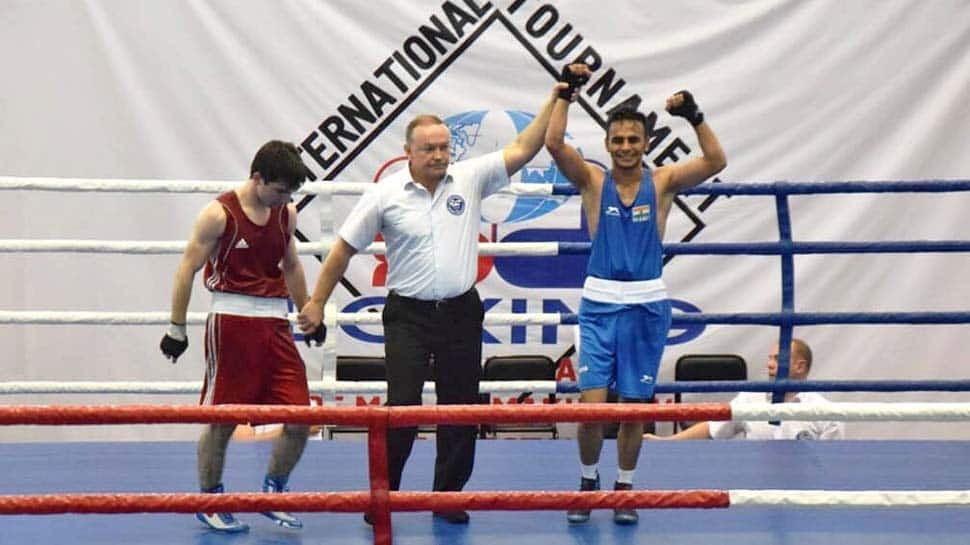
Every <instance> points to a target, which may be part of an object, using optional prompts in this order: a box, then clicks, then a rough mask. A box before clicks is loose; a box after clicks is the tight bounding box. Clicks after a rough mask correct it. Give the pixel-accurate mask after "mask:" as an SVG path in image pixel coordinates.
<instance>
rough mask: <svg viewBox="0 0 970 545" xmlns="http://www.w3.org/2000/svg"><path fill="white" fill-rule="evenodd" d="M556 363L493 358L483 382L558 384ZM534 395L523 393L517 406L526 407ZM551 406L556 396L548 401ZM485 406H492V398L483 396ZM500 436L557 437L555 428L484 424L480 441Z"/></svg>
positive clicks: (487, 363) (542, 358)
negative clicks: (536, 434)
mask: <svg viewBox="0 0 970 545" xmlns="http://www.w3.org/2000/svg"><path fill="white" fill-rule="evenodd" d="M555 379H556V362H554V361H552V360H551V359H550V358H548V357H547V356H526V355H520V356H492V357H490V358H488V359H487V360H485V367H484V369H483V370H482V380H490V381H491V380H494V381H500V380H555ZM531 396H532V392H522V393H520V394H519V395H518V397H516V403H524V402H525V401H526V400H527V399H529V398H530V397H531ZM547 399H548V401H549V403H555V402H556V394H555V393H551V394H549V395H548V397H547ZM482 403H485V404H488V403H491V396H490V395H489V394H482ZM499 433H549V434H550V435H551V437H552V438H553V439H556V438H557V437H558V435H559V434H558V432H557V430H556V424H555V423H554V422H553V423H549V424H497V425H496V424H482V426H481V427H480V433H479V436H480V437H481V438H483V439H484V438H486V437H497V436H498V434H499Z"/></svg>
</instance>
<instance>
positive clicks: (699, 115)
mask: <svg viewBox="0 0 970 545" xmlns="http://www.w3.org/2000/svg"><path fill="white" fill-rule="evenodd" d="M676 94H678V95H682V96H683V97H684V101H683V102H682V103H681V104H680V106H674V107H673V108H671V109H669V110H667V111H668V112H670V115H675V116H677V117H683V118H684V119H686V120H687V121H688V122H690V124H691V125H693V126H695V127H696V126H698V125H700V124H701V123H703V122H704V112H702V111H701V110H700V108H698V107H697V103H696V102H694V95H692V94H690V91H687V90H683V91H677V93H676Z"/></svg>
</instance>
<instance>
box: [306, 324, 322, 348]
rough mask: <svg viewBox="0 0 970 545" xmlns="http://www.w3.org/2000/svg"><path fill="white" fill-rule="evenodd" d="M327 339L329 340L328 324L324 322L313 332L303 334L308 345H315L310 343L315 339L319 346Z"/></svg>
mask: <svg viewBox="0 0 970 545" xmlns="http://www.w3.org/2000/svg"><path fill="white" fill-rule="evenodd" d="M325 340H327V326H325V325H323V324H320V325H318V326H317V328H316V329H314V330H313V333H304V334H303V341H304V342H305V343H306V345H307V346H313V345H312V344H310V341H313V342H314V343H316V345H317V346H320V345H322V344H323V341H325Z"/></svg>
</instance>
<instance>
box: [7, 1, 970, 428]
mask: <svg viewBox="0 0 970 545" xmlns="http://www.w3.org/2000/svg"><path fill="white" fill-rule="evenodd" d="M607 8H608V9H607ZM965 10H966V5H965V3H964V2H962V1H956V0H954V1H945V0H943V1H938V2H931V3H926V2H917V1H901V2H895V3H891V4H887V3H884V2H876V1H874V0H873V1H859V2H848V3H846V2H838V1H835V0H816V1H814V2H781V1H752V2H734V3H723V2H711V1H702V0H694V1H688V2H677V3H650V4H644V3H642V2H634V1H629V2H620V1H616V2H610V3H608V4H607V5H606V8H602V7H601V8H598V9H596V10H595V11H591V10H590V9H589V3H587V2H580V1H575V2H565V1H563V2H555V3H552V2H548V3H547V2H540V1H529V0H516V1H496V2H480V1H474V0H451V1H445V2H414V1H407V2H405V1H403V0H402V1H386V2H382V3H381V4H380V9H379V10H375V9H374V6H373V5H372V4H369V3H365V2H325V3H320V2H276V1H274V2H268V1H266V2H246V3H238V2H230V1H212V2H201V1H199V2H189V1H185V2H162V1H158V2H137V3H132V2H125V1H121V0H109V1H99V2H96V1H89V2H73V1H66V0H64V1H50V2H7V3H4V4H2V5H0V18H2V20H3V21H4V22H5V32H4V33H3V34H2V35H0V59H2V65H3V66H4V67H5V69H6V73H7V82H6V85H4V86H3V88H2V89H0V159H2V163H0V164H2V165H3V166H2V167H0V175H7V176H61V177H91V178H146V179H193V180H200V179H202V180H209V179H221V180H242V179H244V178H245V177H246V174H247V173H248V170H247V169H248V163H249V161H250V160H251V157H252V155H253V153H254V152H255V150H256V149H257V148H258V147H259V146H260V145H261V144H262V143H263V142H265V141H266V140H269V139H272V138H282V139H286V140H291V141H293V142H295V143H297V145H299V146H301V147H302V149H303V150H304V157H305V160H306V163H307V165H308V166H310V167H311V169H312V170H313V172H314V174H315V175H316V177H317V178H319V179H339V180H343V181H372V180H375V179H378V178H379V177H381V176H382V175H384V174H386V173H387V172H389V171H391V169H394V168H401V166H402V163H401V162H400V157H401V155H402V150H401V146H402V144H403V132H404V131H403V128H404V126H405V124H406V123H407V121H408V120H409V119H410V118H411V117H413V116H414V115H415V114H418V113H426V112H432V113H436V114H438V115H441V116H442V117H444V118H446V119H447V121H448V123H449V125H450V126H451V128H452V134H453V139H454V142H455V144H456V146H455V147H456V149H455V152H456V155H457V156H462V155H464V156H472V155H477V154H480V153H483V152H486V151H489V150H491V149H496V148H497V147H501V146H502V145H504V143H506V142H507V141H509V140H510V139H511V138H513V137H514V135H515V133H516V131H517V130H518V129H520V128H521V126H522V124H523V123H527V122H528V119H529V117H530V116H531V115H532V114H534V113H535V111H536V110H537V108H538V106H539V105H540V104H541V102H542V101H543V99H544V98H545V97H546V96H547V94H548V92H549V90H550V88H551V85H552V84H553V82H554V75H555V73H557V72H558V70H559V67H560V66H561V65H562V64H564V63H565V62H568V61H572V60H576V59H579V60H582V61H585V62H589V63H590V64H592V65H594V67H595V68H596V73H595V75H594V78H593V80H592V81H591V82H590V84H589V85H587V89H586V90H585V92H584V96H583V99H582V101H583V104H581V105H577V106H574V107H573V108H572V112H571V116H570V123H569V137H570V139H571V141H572V142H573V143H574V144H575V145H576V146H577V147H579V148H580V149H581V151H582V153H583V154H584V156H585V157H587V158H588V159H590V160H594V161H599V162H601V163H605V162H607V156H606V154H605V152H604V149H603V145H602V141H603V140H602V139H603V130H602V127H601V125H602V122H603V120H604V119H605V116H606V113H607V111H609V110H610V109H611V108H614V107H616V106H618V105H621V104H626V105H639V107H640V109H641V110H643V111H644V112H645V113H647V114H648V115H649V116H650V120H651V122H652V123H653V125H652V126H651V127H650V131H651V133H652V136H653V138H654V144H653V145H652V149H651V151H650V153H649V154H648V157H647V160H648V161H649V162H651V163H653V164H656V165H659V164H664V163H668V162H672V161H677V160H682V159H684V158H685V157H688V156H692V155H696V154H697V153H698V151H697V144H696V140H695V139H694V137H693V132H692V131H691V130H690V128H689V126H688V125H687V124H686V123H684V122H683V120H680V119H675V118H671V117H670V116H668V115H667V114H666V113H665V112H663V111H662V106H663V102H664V99H665V97H666V96H668V95H669V94H671V93H673V92H675V91H677V90H679V89H690V90H691V91H692V92H693V93H694V95H695V96H696V97H697V100H698V102H699V104H700V105H701V107H702V109H703V110H704V111H705V112H706V114H707V119H708V121H709V123H710V125H711V126H712V127H713V128H714V130H715V132H716V133H717V134H718V136H719V137H720V139H721V142H722V144H723V146H724V148H725V150H726V152H727V155H728V163H729V165H728V168H727V169H726V170H725V171H724V172H723V173H721V175H720V176H719V179H720V180H722V181H725V182H752V181H772V180H799V181H832V180H915V179H939V178H950V179H966V178H970V157H968V156H967V154H966V146H967V142H968V141H970V113H968V109H967V108H966V106H965V105H966V104H967V103H968V102H970V20H968V19H967V18H966V17H963V16H962V15H963V13H964V12H965ZM515 181H523V182H548V181H562V180H561V179H558V178H557V172H556V170H555V168H554V165H553V164H552V163H551V161H550V159H549V157H548V155H547V154H546V153H545V152H542V153H540V155H539V156H538V157H537V158H536V159H535V160H534V161H532V162H531V163H530V165H529V166H528V167H527V168H526V169H525V170H524V172H523V173H521V174H520V175H519V176H517V177H516V180H515ZM210 198H211V196H205V195H190V196H185V195H122V194H85V193H60V194H59V193H45V192H25V191H16V192H5V193H4V194H3V199H2V200H0V238H4V239H54V238H65V239H112V240H135V239H140V240H178V239H184V238H185V237H186V236H187V235H188V232H189V229H190V226H191V223H192V221H193V220H194V218H195V215H196V214H197V213H198V211H199V210H200V209H201V207H202V206H203V205H204V204H205V203H206V202H207V201H208V200H209V199H210ZM577 200H578V199H576V198H571V199H564V198H560V199H547V200H544V201H541V202H536V201H535V200H527V199H518V200H516V199H508V198H504V199H499V200H498V201H499V202H494V203H491V206H490V207H489V210H488V212H487V213H486V217H485V218H483V224H482V238H483V240H489V241H521V240H584V235H583V234H582V230H581V228H582V225H581V223H580V221H581V220H580V214H579V209H578V202H577ZM352 202H353V199H352V198H338V199H337V202H336V203H335V209H336V210H337V211H338V214H337V216H336V217H335V218H333V219H334V220H335V223H336V224H337V225H339V223H340V221H341V220H342V217H341V213H343V214H345V213H346V211H347V210H348V209H349V207H350V205H351V204H352ZM679 204H680V206H678V208H677V209H675V211H674V212H672V214H671V218H670V223H669V226H668V230H667V240H668V241H677V240H683V239H685V238H692V240H694V241H699V242H725V241H731V242H752V241H771V240H777V236H778V229H777V223H776V219H775V207H774V202H773V199H771V198H769V197H731V198H725V197H719V198H716V199H708V198H705V197H701V196H697V197H686V198H682V199H681V201H680V203H679ZM318 205H319V201H318V200H317V201H316V202H311V203H310V204H309V206H307V207H306V208H305V209H304V211H303V212H302V213H301V220H300V229H301V231H302V232H303V233H304V234H306V235H307V236H308V237H309V238H310V239H311V240H315V239H316V238H317V237H318V236H319V229H320V227H319V219H318V217H317V214H316V213H315V212H316V210H317V206H318ZM791 205H792V209H793V218H792V221H793V232H794V236H795V238H796V240H858V241H873V240H916V239H925V240H934V239H960V238H962V237H964V234H965V233H968V232H970V219H968V216H967V214H966V213H965V210H966V209H967V208H968V206H970V197H968V195H966V194H961V193H952V194H937V195H853V196H838V195H835V196H831V195H830V196H814V197H809V196H806V197H793V198H791ZM341 211H342V212H341ZM0 260H2V266H0V280H2V282H3V284H4V285H5V286H7V287H6V288H5V289H3V290H0V308H2V309H4V310H114V311H160V310H167V308H168V306H169V296H170V286H171V283H172V277H173V275H174V272H175V267H176V265H177V262H178V257H177V256H122V255H78V254H49V255H45V254H23V255H17V254H2V255H0ZM582 261H583V260H582V259H580V258H575V257H542V258H538V257H535V258H515V259H512V258H496V259H483V260H482V261H481V264H482V271H481V272H482V274H481V280H480V283H479V289H480V291H481V292H482V293H483V297H485V298H486V299H487V304H488V305H489V308H490V310H492V311H497V312H558V311H563V312H570V311H575V310H576V309H577V308H578V298H579V290H578V286H579V283H580V282H581V280H582ZM304 263H305V266H306V269H307V275H308V278H309V279H311V281H312V279H313V278H314V277H315V275H316V273H317V271H318V270H319V264H318V262H317V261H316V260H314V259H312V258H310V257H307V258H305V260H304ZM795 265H796V267H795V274H796V288H797V289H796V309H797V310H799V311H806V312H810V311H819V312H821V311H840V312H850V311H878V312H890V311H931V310H932V311H965V310H966V309H967V302H968V301H970V283H968V282H967V281H966V278H967V273H968V260H967V256H966V255H965V254H934V255H930V254H923V255H912V254H903V255H867V256H810V257H809V256H806V257H796V260H795ZM381 266H382V262H381V261H380V259H379V258H377V257H374V256H361V257H357V258H355V259H354V261H353V263H352V265H351V270H350V271H349V274H348V275H347V278H346V282H345V283H344V284H343V285H342V287H341V288H338V291H337V292H336V294H335V302H336V304H337V306H338V307H339V308H340V309H346V310H348V311H349V310H360V309H367V308H379V306H380V304H381V303H382V297H383V296H384V295H385V293H386V290H385V289H384V288H383V283H382V282H381ZM664 276H665V279H666V282H667V284H668V287H669V290H670V292H671V294H672V296H673V297H674V298H675V299H676V300H678V301H679V302H681V306H682V307H684V308H688V307H687V305H689V306H690V307H693V308H696V309H697V310H699V311H703V312H718V313H722V312H774V311H778V310H779V308H780V300H781V298H780V266H779V259H778V258H777V257H737V256H731V257H723V256H721V257H713V256H706V257H705V256H681V257H677V258H675V259H673V260H671V261H670V263H669V264H668V265H667V267H666V269H665V274H664ZM207 303H208V294H207V293H206V292H205V291H204V290H203V289H202V286H201V283H198V284H197V286H196V290H195V294H194V297H193V300H192V304H191V307H190V310H193V311H204V310H205V309H206V306H207ZM967 332H968V328H967V326H916V327H909V326H851V327H846V326H839V327H831V326H818V327H806V328H801V329H799V330H797V331H796V335H798V336H800V337H802V338H805V339H806V340H807V341H809V342H810V343H811V345H812V346H813V348H814V349H815V353H816V365H815V367H814V371H813V374H814V377H813V378H818V379H870V378H871V379H967V378H970V365H968V362H967V361H966V356H965V355H964V350H963V344H964V343H963V341H964V339H965V338H966V337H967ZM162 333H163V330H162V328H152V327H144V326H113V327H99V326H71V327H63V326H13V325H6V326H2V327H0V346H3V359H2V363H0V369H2V377H3V378H2V380H64V381H69V380H106V381H107V380H159V381H163V380H164V381H171V380H199V379H200V378H201V375H202V364H203V356H202V342H201V333H202V332H201V328H193V329H192V330H191V331H190V335H191V345H190V348H189V351H188V352H187V353H186V355H185V356H184V357H183V358H182V359H181V360H180V361H179V363H178V364H177V365H174V366H173V365H171V364H169V363H168V362H167V361H166V360H164V359H163V358H162V357H161V355H160V354H159V353H158V349H157V344H158V339H159V338H160V337H161V335H162ZM671 337H672V338H671V344H669V346H668V350H667V354H666V356H665V359H664V366H663V369H662V375H661V380H662V381H667V380H670V379H671V378H672V374H673V365H674V362H675V361H676V359H677V358H678V357H679V356H680V355H682V354H687V353H736V354H741V355H742V356H744V357H745V358H746V359H747V361H748V364H749V375H750V378H752V379H764V378H765V377H766V373H765V371H764V362H765V356H766V354H767V352H768V350H769V349H770V348H771V345H772V344H773V342H774V341H775V340H776V339H777V330H776V329H774V328H768V327H754V326H710V327H707V328H703V329H700V330H691V331H683V330H680V331H673V332H672V334H671ZM571 346H572V330H571V328H570V327H558V328H556V327H539V326H530V327H524V326H516V327H508V326H506V327H496V328H488V331H487V335H486V338H485V353H486V355H502V354H522V353H525V354H534V353H541V354H546V355H548V356H550V357H551V358H552V359H554V360H558V359H560V358H561V357H562V356H564V355H566V354H568V353H569V349H570V348H571ZM338 351H339V353H341V354H366V355H381V354H382V353H383V349H382V345H381V344H380V329H379V328H367V327H361V328H349V327H345V328H342V330H341V331H340V333H339V348H338ZM304 354H305V356H306V357H307V360H308V363H309V364H310V368H311V375H316V376H311V378H319V372H320V371H319V355H318V354H317V353H316V352H313V351H306V350H304ZM570 369H571V368H570V367H569V365H568V364H567V365H564V366H562V367H561V374H562V376H563V378H569V375H570ZM830 397H831V398H833V399H837V400H853V401H865V400H887V399H888V400H901V401H919V400H926V401H954V400H967V399H968V398H970V396H968V395H967V394H936V393H934V394H927V393H914V394H893V395H886V394H881V395H880V394H833V395H831V396H830ZM194 401H195V400H194V398H192V397H191V396H177V397H171V396H149V397H144V396H121V395H119V396H97V397H96V398H94V397H92V396H87V397H85V396H70V397H67V396H42V397H38V396H6V397H5V399H4V400H3V402H4V403H10V404H15V403H37V402H44V403H88V404H90V403H133V402H147V403H172V402H177V403H193V402H194ZM345 402H352V400H345ZM968 431H970V426H968V425H965V424H945V425H943V424H911V425H908V426H905V427H903V426H893V425H890V424H863V423H858V424H856V423H854V424H852V425H851V426H849V428H848V434H847V435H848V436H849V437H853V438H954V439H956V438H965V437H966V436H967V432H968ZM196 432H197V430H195V429H190V428H189V427H179V426H171V427H169V426H164V427H138V428H118V427H105V428H67V427H64V428H60V427H58V428H43V429H38V428H27V427H24V428H0V439H5V440H48V439H52V438H63V439H89V438H90V439H171V438H179V439H192V438H194V437H195V436H196Z"/></svg>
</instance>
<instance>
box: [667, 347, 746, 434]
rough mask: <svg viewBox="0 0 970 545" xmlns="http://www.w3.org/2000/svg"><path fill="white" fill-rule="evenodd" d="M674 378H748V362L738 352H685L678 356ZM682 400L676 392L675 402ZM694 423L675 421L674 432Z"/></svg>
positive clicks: (687, 379) (682, 379)
mask: <svg viewBox="0 0 970 545" xmlns="http://www.w3.org/2000/svg"><path fill="white" fill-rule="evenodd" d="M674 380H676V381H678V382H690V381H704V380H748V364H747V363H746V362H745V361H744V358H742V357H741V356H739V355H737V354H685V355H683V356H681V357H679V358H677V363H676V366H675V367H674ZM680 402H681V395H680V394H679V393H676V394H674V403H680ZM692 424H693V422H674V432H675V433H676V432H677V430H678V428H679V429H684V428H687V427H689V426H690V425H692Z"/></svg>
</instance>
